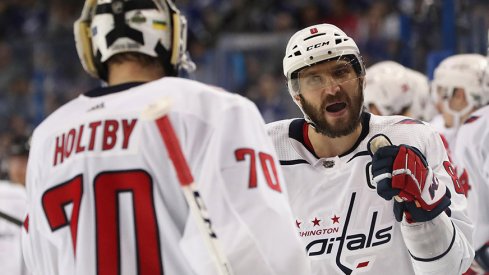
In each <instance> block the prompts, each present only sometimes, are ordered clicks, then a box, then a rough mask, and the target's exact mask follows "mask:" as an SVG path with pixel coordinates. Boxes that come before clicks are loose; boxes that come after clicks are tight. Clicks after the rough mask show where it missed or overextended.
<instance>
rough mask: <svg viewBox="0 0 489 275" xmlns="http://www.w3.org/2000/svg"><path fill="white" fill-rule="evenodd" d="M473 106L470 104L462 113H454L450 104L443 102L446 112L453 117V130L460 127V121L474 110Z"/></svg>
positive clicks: (446, 101)
mask: <svg viewBox="0 0 489 275" xmlns="http://www.w3.org/2000/svg"><path fill="white" fill-rule="evenodd" d="M473 107H474V106H473V105H472V104H470V103H469V104H468V105H467V106H466V107H465V108H463V109H462V110H460V111H454V110H452V109H451V108H450V106H449V104H448V100H444V101H443V110H444V111H445V112H447V113H448V114H449V115H451V116H453V128H458V127H460V124H461V122H460V119H461V118H462V117H463V116H465V115H468V114H469V113H470V112H471V111H472V109H473Z"/></svg>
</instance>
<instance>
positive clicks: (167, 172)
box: [23, 0, 309, 275]
mask: <svg viewBox="0 0 489 275" xmlns="http://www.w3.org/2000/svg"><path fill="white" fill-rule="evenodd" d="M75 35H76V37H75V38H76V43H77V49H78V53H79V56H80V59H81V61H82V63H83V65H84V68H85V70H86V71H88V73H90V74H91V75H92V76H95V77H97V78H99V79H101V80H103V81H106V82H107V84H108V86H106V87H100V88H97V89H94V90H91V91H88V92H86V93H84V94H82V95H80V96H79V97H78V98H76V99H74V100H72V101H71V102H68V103H67V104H65V105H64V106H62V107H61V108H59V109H58V110H57V111H55V112H54V113H53V114H52V115H50V116H49V117H48V118H47V119H46V120H44V121H43V122H42V123H41V125H39V126H38V127H37V128H36V130H35V131H34V134H33V139H32V147H31V155H30V158H29V166H28V168H29V169H28V176H27V199H28V206H27V213H28V220H27V221H28V222H26V226H25V230H24V231H23V232H24V235H23V245H24V254H25V255H26V258H27V259H26V262H27V264H28V267H29V268H30V270H32V271H33V272H34V273H35V274H46V275H55V274H63V275H64V274H79V275H82V274H83V275H94V274H99V275H111V274H139V275H150V274H151V275H155V274H167V275H186V274H208V275H211V274H212V275H214V274H218V272H217V271H216V268H215V265H214V263H213V260H212V253H210V252H209V250H208V249H207V247H206V246H205V244H204V241H203V238H202V236H203V235H202V234H201V233H200V232H199V230H198V229H197V227H196V223H195V220H193V218H192V217H191V215H190V214H189V208H188V206H187V204H186V201H185V199H184V196H183V193H182V190H181V189H180V186H179V182H178V180H177V177H176V171H174V168H173V166H172V164H171V162H170V159H169V156H168V152H167V150H166V149H165V148H166V147H165V145H164V143H163V141H162V138H161V136H160V133H159V132H158V128H157V127H156V125H155V123H154V122H153V121H143V120H141V119H140V114H141V112H142V111H143V110H144V109H145V108H146V107H147V106H148V105H149V104H152V103H156V102H158V101H159V100H160V99H161V98H162V97H166V98H170V99H171V100H172V101H173V106H172V108H171V110H170V113H169V119H170V121H171V122H172V124H173V126H174V128H175V132H176V134H177V136H178V138H179V140H180V143H181V145H182V148H183V153H184V155H185V156H186V158H187V160H188V163H189V166H190V167H191V170H192V173H193V175H194V176H195V180H196V182H197V186H198V188H199V191H200V195H201V198H202V200H203V201H204V202H205V204H206V206H207V210H208V212H209V215H210V219H211V221H212V229H213V230H214V232H215V233H216V234H217V237H218V239H219V241H220V244H221V247H222V251H223V253H224V254H225V255H226V256H227V259H228V261H229V263H230V267H231V269H232V271H233V274H235V275H238V274H243V275H249V274H262V275H265V274H277V275H279V274H291V275H296V274H308V273H309V271H308V270H309V264H308V260H307V257H306V255H305V254H304V250H303V249H302V247H301V245H300V241H299V239H298V237H297V234H296V233H295V232H294V230H293V227H292V226H291V225H292V224H293V219H292V216H291V211H290V208H289V206H288V203H287V195H286V194H287V192H286V189H285V186H284V183H283V177H282V172H281V171H280V167H279V164H278V162H277V161H276V157H275V153H274V149H273V145H272V143H271V141H270V139H269V137H268V135H267V134H266V131H265V128H264V122H263V119H262V118H261V116H260V114H259V112H258V110H257V108H256V106H254V105H253V104H252V103H251V102H250V101H249V100H246V99H244V98H243V97H241V96H238V95H235V94H230V93H227V92H225V91H222V90H220V89H218V88H214V87H210V86H208V85H204V84H201V83H198V82H195V81H190V80H185V79H182V78H178V77H173V76H176V75H177V72H178V70H179V69H180V68H183V69H191V67H192V65H193V63H191V61H190V60H189V59H188V56H187V54H186V50H185V49H186V35H187V33H186V21H185V18H184V17H183V16H182V15H181V14H180V12H179V11H178V9H177V8H176V7H175V6H174V4H173V2H171V1H168V0H159V1H156V0H155V1H152V0H133V1H120V0H98V1H92V0H88V1H87V2H86V3H85V7H84V10H83V12H82V16H81V18H80V19H79V20H78V21H77V22H76V23H75Z"/></svg>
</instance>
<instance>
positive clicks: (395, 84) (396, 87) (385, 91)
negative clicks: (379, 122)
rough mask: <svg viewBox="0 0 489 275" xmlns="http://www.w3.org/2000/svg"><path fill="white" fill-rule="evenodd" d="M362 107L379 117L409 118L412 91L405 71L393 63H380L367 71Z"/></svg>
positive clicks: (402, 67)
mask: <svg viewBox="0 0 489 275" xmlns="http://www.w3.org/2000/svg"><path fill="white" fill-rule="evenodd" d="M366 72H367V77H366V80H365V81H366V86H365V90H364V94H365V95H364V97H365V99H364V105H365V107H366V108H367V109H368V110H369V111H370V113H372V114H375V115H381V116H388V115H404V116H411V112H410V109H411V105H412V104H413V99H414V90H413V85H412V84H411V80H410V78H409V77H408V72H407V69H406V68H405V67H404V66H402V65H401V64H399V63H397V62H394V61H382V62H379V63H376V64H374V65H372V66H371V67H369V68H368V69H367V71H366Z"/></svg>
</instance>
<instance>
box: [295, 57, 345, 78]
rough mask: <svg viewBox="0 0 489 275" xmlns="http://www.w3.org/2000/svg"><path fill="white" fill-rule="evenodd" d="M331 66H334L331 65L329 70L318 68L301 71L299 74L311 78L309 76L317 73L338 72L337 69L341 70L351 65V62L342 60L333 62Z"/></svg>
mask: <svg viewBox="0 0 489 275" xmlns="http://www.w3.org/2000/svg"><path fill="white" fill-rule="evenodd" d="M326 62H331V61H326ZM319 64H320V63H319ZM319 64H318V65H319ZM330 64H332V65H330V67H329V66H328V67H327V68H319V67H318V66H313V67H309V68H305V69H304V70H302V71H300V72H299V74H300V75H302V76H309V75H312V74H316V73H318V72H320V71H324V70H337V69H340V68H342V67H344V66H346V65H351V61H348V60H343V59H340V60H337V61H336V62H334V63H333V62H331V63H330Z"/></svg>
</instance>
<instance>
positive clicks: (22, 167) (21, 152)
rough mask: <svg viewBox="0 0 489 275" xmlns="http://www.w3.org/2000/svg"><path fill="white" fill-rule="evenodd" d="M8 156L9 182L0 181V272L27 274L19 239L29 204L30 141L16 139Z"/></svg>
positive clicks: (21, 137)
mask: <svg viewBox="0 0 489 275" xmlns="http://www.w3.org/2000/svg"><path fill="white" fill-rule="evenodd" d="M7 155H8V157H7V166H8V180H2V181H0V270H2V274H9V275H26V274H28V273H27V269H26V267H25V264H24V260H23V256H22V249H21V241H20V239H21V232H22V231H21V226H22V220H23V216H24V212H25V205H26V194H25V187H24V185H25V175H26V167H27V158H28V155H29V146H28V138H27V137H25V136H15V137H13V138H12V141H11V143H10V145H9V149H8V150H7Z"/></svg>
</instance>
